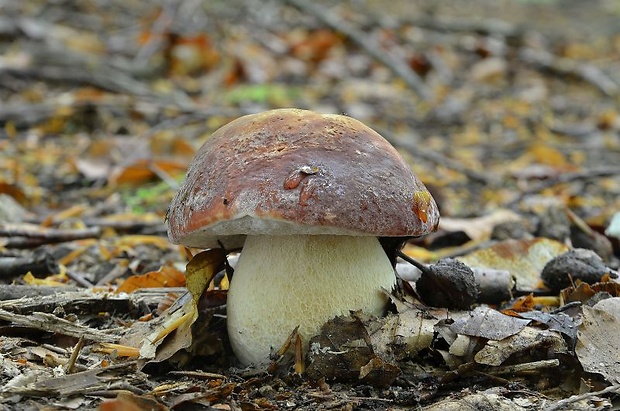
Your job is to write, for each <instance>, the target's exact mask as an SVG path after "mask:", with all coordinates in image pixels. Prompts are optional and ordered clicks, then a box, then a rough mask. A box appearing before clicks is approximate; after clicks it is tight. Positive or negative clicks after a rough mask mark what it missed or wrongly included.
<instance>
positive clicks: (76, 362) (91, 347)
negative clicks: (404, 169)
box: [0, 0, 620, 410]
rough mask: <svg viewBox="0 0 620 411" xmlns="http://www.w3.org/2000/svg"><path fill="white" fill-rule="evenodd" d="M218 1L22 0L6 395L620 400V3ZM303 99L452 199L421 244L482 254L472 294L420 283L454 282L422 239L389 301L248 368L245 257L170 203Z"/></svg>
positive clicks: (10, 156) (11, 59)
mask: <svg viewBox="0 0 620 411" xmlns="http://www.w3.org/2000/svg"><path fill="white" fill-rule="evenodd" d="M197 4H198V3H195V2H194V3H192V2H189V3H183V4H178V5H170V4H164V2H153V3H149V4H148V5H145V4H144V3H141V2H134V1H129V2H116V1H114V2H110V3H109V4H106V5H104V4H91V3H89V2H86V3H84V4H76V5H65V4H60V3H59V4H51V5H46V4H44V2H38V1H34V2H14V3H9V4H7V5H3V6H0V7H3V8H4V10H3V14H4V15H5V16H9V17H8V18H5V19H0V33H1V35H0V49H1V50H2V53H1V56H0V85H2V87H0V97H1V99H2V101H3V104H2V106H0V281H1V283H0V296H1V297H2V298H1V301H0V385H1V386H2V389H1V390H0V391H1V393H0V407H5V408H7V409H11V408H15V407H17V408H21V409H40V408H41V407H44V406H48V407H54V408H56V409H77V408H79V409H101V410H107V409H145V408H150V409H161V410H165V409H195V407H198V406H202V407H203V408H205V409H209V408H208V407H211V408H216V409H232V410H237V409H243V410H252V409H313V410H314V409H335V408H344V407H348V408H349V409H351V408H353V409H356V408H358V409H386V408H388V407H389V408H391V409H408V408H410V407H412V406H416V407H419V408H421V409H428V410H430V409H461V408H463V407H464V406H470V407H472V406H473V407H476V408H479V409H485V408H484V407H487V408H488V407H489V404H492V408H493V409H519V410H522V409H545V410H553V409H556V410H559V409H586V408H588V407H589V406H590V405H593V404H596V405H597V406H598V407H603V408H604V407H607V408H609V407H611V404H612V400H613V398H614V397H613V395H614V393H616V394H617V393H618V392H619V391H620V389H619V387H620V381H619V379H620V370H618V361H617V358H618V356H619V355H620V354H619V353H618V350H617V345H618V344H617V341H618V340H619V339H620V336H618V335H617V332H616V331H617V330H618V329H620V327H618V324H617V322H618V318H619V316H618V304H617V299H618V298H619V297H620V288H619V287H620V286H619V285H618V279H617V270H618V256H619V253H620V252H619V250H620V248H619V243H618V235H617V229H616V226H617V220H618V219H617V216H618V210H619V209H620V170H619V169H618V161H617V159H618V156H619V155H620V137H619V133H620V114H619V113H618V109H617V96H618V93H619V86H618V85H619V84H620V78H619V77H618V72H619V71H618V70H613V68H614V67H616V66H617V65H618V60H619V57H618V56H619V52H618V47H617V40H618V36H619V34H618V33H620V29H619V28H618V26H617V21H618V15H617V12H616V11H614V10H603V8H602V7H598V6H596V7H595V6H592V7H588V8H587V9H586V8H584V7H582V6H580V5H577V4H575V5H571V6H566V7H564V8H563V9H562V10H560V9H559V8H558V7H559V6H557V5H554V4H542V3H541V4H538V3H536V2H534V3H531V2H526V3H521V2H514V3H505V4H504V3H502V5H501V6H500V5H496V6H493V7H490V6H489V4H486V3H485V2H475V3H474V4H472V6H471V7H472V9H471V10H470V11H468V13H472V12H473V13H474V14H468V13H461V12H460V11H458V10H456V9H453V8H452V7H445V6H442V5H433V4H430V3H429V4H426V3H425V2H421V3H419V4H416V5H413V6H412V5H411V4H410V3H409V2H392V4H391V6H390V10H389V11H388V10H387V8H385V7H382V5H381V2H377V3H376V4H375V3H372V2H368V3H364V4H362V5H359V8H352V7H350V6H349V5H347V4H343V5H340V6H338V7H333V6H329V5H327V4H323V3H317V5H311V4H310V3H309V2H305V1H301V0H295V1H283V2H275V3H269V4H264V5H262V6H261V7H260V8H256V7H255V5H253V4H252V2H246V1H239V2H230V4H229V3H226V4H219V3H215V4H204V5H201V6H200V7H196V5H197ZM571 13H574V14H575V15H579V18H578V19H575V18H572V17H570V16H571V15H572V14H571ZM564 18H568V19H569V21H571V24H570V25H565V24H564V22H565V20H564ZM218 21H226V22H227V24H226V25H222V24H214V23H216V22H218ZM575 26H579V27H580V28H581V29H582V30H576V29H575ZM569 28H570V29H569ZM287 106H297V107H304V108H311V109H315V110H319V111H326V112H341V113H342V112H344V113H347V114H349V115H351V116H353V117H356V118H359V119H360V120H362V121H364V122H366V123H367V124H369V125H371V126H372V127H373V128H376V129H377V130H379V131H380V133H381V134H383V135H384V136H385V137H386V138H388V139H389V140H390V141H391V142H392V144H393V145H395V146H396V147H397V148H398V149H399V151H401V153H402V154H403V155H404V157H405V158H406V160H408V161H409V162H410V164H411V166H412V168H413V169H414V171H415V173H416V174H417V175H418V176H419V177H420V178H421V179H422V180H423V181H424V182H426V183H428V186H429V188H430V189H431V191H432V193H433V196H434V197H435V198H436V199H437V200H438V203H439V205H440V207H441V213H442V217H443V221H442V224H441V226H440V231H439V232H437V233H435V234H432V235H429V236H427V237H426V238H422V239H413V240H412V241H410V242H409V243H408V244H407V245H406V246H405V248H404V249H403V252H404V254H405V255H407V256H409V257H412V258H415V259H417V260H420V261H422V262H423V263H424V265H425V266H426V267H431V268H433V269H435V267H442V265H441V264H443V263H441V264H439V265H437V264H438V262H441V261H444V262H445V261H446V260H445V259H447V258H457V259H458V260H459V261H461V262H463V263H465V264H466V265H467V266H469V268H471V271H473V273H474V278H475V282H476V287H477V288H478V290H477V291H478V293H477V294H476V295H477V296H478V297H477V299H476V300H475V301H474V304H473V307H472V309H471V310H467V309H464V308H463V307H461V309H455V308H452V309H447V308H445V307H444V308H442V307H431V306H427V305H425V304H423V303H422V302H428V301H427V300H428V297H427V298H426V299H425V298H424V297H425V295H426V296H428V293H431V292H433V285H432V284H433V282H431V285H430V289H429V286H428V285H427V286H426V287H424V286H422V287H420V289H422V290H424V293H421V292H420V290H419V289H418V287H416V282H417V280H418V278H419V276H420V273H419V272H417V273H416V271H415V270H414V268H415V269H417V270H418V271H419V268H416V267H412V266H410V265H409V264H408V263H407V262H405V261H403V260H399V261H398V262H397V271H398V272H399V273H402V276H403V280H402V281H401V283H400V285H401V287H399V289H398V290H397V291H396V292H394V293H393V294H392V295H391V296H390V298H391V301H392V308H391V310H390V312H389V313H388V314H387V315H386V316H385V317H381V318H374V317H368V316H364V315H363V314H362V313H353V314H352V315H351V316H350V317H341V318H336V319H334V320H332V321H330V322H328V323H327V324H325V326H324V328H323V332H322V334H321V335H319V336H317V337H316V340H315V341H314V344H313V345H311V346H312V347H313V349H312V350H311V352H310V353H309V355H308V358H307V359H305V360H300V359H299V358H298V356H297V354H298V352H296V350H295V344H296V343H295V341H293V342H292V344H291V347H290V348H289V350H288V351H284V352H283V354H282V357H281V358H279V359H278V361H276V362H274V365H273V367H271V368H270V373H260V372H256V371H255V370H244V369H238V368H235V365H236V363H235V360H234V358H233V356H232V353H231V350H230V347H229V346H228V341H227V335H226V323H225V301H226V290H227V287H228V285H227V284H228V283H227V282H228V277H227V271H229V270H225V269H224V267H225V266H226V263H225V262H224V261H223V258H224V257H225V253H224V252H222V251H212V252H211V254H204V253H199V251H200V250H184V249H179V248H178V247H175V246H172V245H170V244H169V243H168V242H167V240H166V238H165V231H166V227H165V225H164V222H163V220H164V215H165V211H166V207H167V206H168V204H169V203H170V200H171V198H172V196H173V194H174V191H175V189H176V187H177V186H178V181H179V180H180V178H182V175H183V173H184V171H185V167H186V166H187V163H188V162H189V160H190V159H191V157H192V155H193V153H194V150H195V149H196V148H197V147H198V146H200V144H201V143H202V142H203V141H204V139H206V138H207V137H208V135H209V134H210V133H211V132H212V131H213V130H215V129H216V128H218V127H219V126H221V125H222V124H224V123H226V122H228V121H230V120H231V119H233V118H235V117H238V116H240V115H243V114H247V113H252V112H257V111H261V110H266V109H270V108H275V107H287ZM576 248H581V249H589V250H591V252H592V253H594V254H595V255H597V256H598V257H600V258H599V259H598V260H596V261H597V262H596V263H592V261H593V260H583V259H581V260H580V261H586V262H585V264H586V265H588V267H590V268H592V269H593V270H594V271H596V275H594V276H585V277H584V276H580V275H579V273H577V272H576V270H574V268H575V264H573V263H572V262H571V261H573V260H570V259H569V260H564V261H568V263H566V262H564V263H563V264H559V267H560V268H559V271H557V272H552V274H551V276H552V278H548V277H547V276H548V275H549V273H548V272H545V274H544V275H543V272H544V271H545V270H544V268H545V266H547V264H549V263H550V262H551V261H554V260H556V259H561V258H566V257H565V256H566V255H567V252H568V253H570V252H573V251H574V250H575V249H576ZM215 254H218V255H215ZM209 255H210V257H209ZM568 255H569V256H570V254H568ZM571 258H572V257H571ZM442 259H444V260H442ZM190 260H191V263H190V265H189V266H188V267H187V268H186V264H187V262H188V261H190ZM560 261H562V260H560ZM588 261H590V262H588ZM229 262H230V265H231V266H234V255H231V256H229ZM192 267H193V268H192ZM547 271H548V270H547ZM183 273H185V276H182V274H183ZM449 277H450V276H448V278H449ZM185 281H187V284H186V286H184V282H185ZM441 284H442V285H441V288H442V291H444V292H445V291H447V292H448V294H447V295H450V294H449V293H450V292H455V290H457V291H456V292H459V291H458V290H459V289H458V288H454V287H455V285H454V283H451V282H450V281H446V282H442V283H441ZM558 284H559V285H558ZM559 288H563V289H562V290H561V291H560V290H559ZM187 290H189V292H188V291H187ZM418 293H419V294H418ZM472 295H473V294H472ZM433 303H434V304H442V303H441V302H438V301H434V302H433ZM467 304H469V303H467ZM284 343H285V342H284V341H283V344H284ZM300 361H301V362H300ZM300 365H303V366H306V370H305V372H304V373H301V372H300V371H301V370H302V368H300Z"/></svg>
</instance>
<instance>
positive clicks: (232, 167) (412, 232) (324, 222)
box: [166, 109, 439, 248]
mask: <svg viewBox="0 0 620 411" xmlns="http://www.w3.org/2000/svg"><path fill="white" fill-rule="evenodd" d="M166 218H167V221H168V236H169V238H170V240H171V241H172V242H173V243H176V244H184V245H186V246H190V247H196V248H209V247H214V246H217V244H218V241H220V242H222V243H223V244H224V245H225V246H226V247H228V248H233V247H239V246H242V245H243V241H244V240H245V236H246V235H276V234H277V235H286V234H291V235H295V234H317V235H319V234H330V235H353V236H357V235H360V236H361V235H371V236H377V237H409V236H413V237H417V236H421V235H424V234H427V233H429V232H432V231H434V230H435V229H436V228H437V225H438V223H439V211H438V209H437V205H436V203H435V201H434V199H433V198H432V196H431V194H430V193H429V192H428V190H427V189H426V187H425V186H424V184H422V182H420V180H418V178H417V177H416V176H415V175H414V174H413V173H412V171H411V168H410V167H409V165H408V164H407V163H406V162H405V161H404V160H403V158H402V157H401V156H400V154H399V153H398V152H397V151H396V149H394V147H392V146H391V145H390V143H388V142H387V140H385V139H384V138H383V137H381V136H380V135H379V134H378V133H377V132H375V131H374V130H372V129H371V128H369V127H367V126H365V125H364V124H363V123H361V122H360V121H358V120H355V119H353V118H350V117H347V116H342V115H335V114H319V113H315V112H312V111H307V110H299V109H278V110H270V111H266V112H263V113H259V114H251V115H247V116H243V117H240V118H238V119H236V120H234V121H232V122H230V123H228V124H226V125H224V126H223V127H221V128H220V129H218V130H216V131H215V132H214V133H213V135H212V136H211V137H210V138H209V139H207V141H206V142H205V143H204V145H203V146H202V147H201V148H200V149H199V150H198V152H197V153H196V155H195V157H194V159H193V160H192V162H191V164H190V165H189V168H188V171H187V176H186V178H185V180H184V182H183V183H182V184H181V187H180V189H179V191H178V192H177V193H176V196H175V197H174V199H173V200H172V203H171V205H170V208H169V210H168V214H167V216H166Z"/></svg>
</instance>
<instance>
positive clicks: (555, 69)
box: [519, 48, 620, 97]
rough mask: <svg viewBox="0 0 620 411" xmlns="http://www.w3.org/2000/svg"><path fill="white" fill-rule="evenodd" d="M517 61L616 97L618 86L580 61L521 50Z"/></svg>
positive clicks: (542, 52) (544, 52)
mask: <svg viewBox="0 0 620 411" xmlns="http://www.w3.org/2000/svg"><path fill="white" fill-rule="evenodd" d="M519 59H520V60H521V61H523V62H525V63H528V64H531V65H533V66H535V67H539V68H541V69H543V70H547V71H549V72H551V73H553V74H557V75H560V76H572V77H576V78H579V79H581V80H583V81H585V82H587V83H590V84H592V85H593V86H594V87H596V88H597V89H599V90H600V91H601V92H602V93H603V94H605V95H607V96H611V97H613V96H616V95H618V93H619V92H620V86H619V85H618V84H617V83H616V82H615V81H613V80H612V79H611V77H609V76H608V75H607V74H606V73H605V72H603V71H602V70H601V69H599V68H598V67H596V66H594V65H592V64H587V63H585V62H582V61H574V60H570V59H567V58H562V57H557V56H554V55H553V54H551V53H548V52H546V51H542V50H534V49H528V48H526V49H523V50H521V51H520V52H519Z"/></svg>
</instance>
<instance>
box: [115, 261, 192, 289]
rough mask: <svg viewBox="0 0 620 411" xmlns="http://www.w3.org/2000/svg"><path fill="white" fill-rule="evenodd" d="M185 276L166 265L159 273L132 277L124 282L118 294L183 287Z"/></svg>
mask: <svg viewBox="0 0 620 411" xmlns="http://www.w3.org/2000/svg"><path fill="white" fill-rule="evenodd" d="M184 285H185V276H184V275H183V273H182V272H180V271H179V270H177V269H176V268H175V267H174V266H172V265H164V266H163V267H161V268H160V269H159V270H157V271H151V272H148V273H146V274H142V275H132V276H131V277H129V278H127V279H126V280H125V281H123V282H122V283H121V284H120V285H119V286H118V288H117V289H116V293H130V292H132V291H134V290H137V289H139V288H156V287H183V286H184Z"/></svg>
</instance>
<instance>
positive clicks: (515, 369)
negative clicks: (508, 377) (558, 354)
mask: <svg viewBox="0 0 620 411" xmlns="http://www.w3.org/2000/svg"><path fill="white" fill-rule="evenodd" d="M559 365H560V360H558V359H557V358H554V359H552V360H541V361H533V362H526V363H522V364H514V365H506V366H503V367H494V368H491V369H489V370H487V371H486V373H488V374H491V375H503V374H517V373H524V372H526V373H529V372H535V371H540V370H542V369H545V368H555V367H558V366H559Z"/></svg>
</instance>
